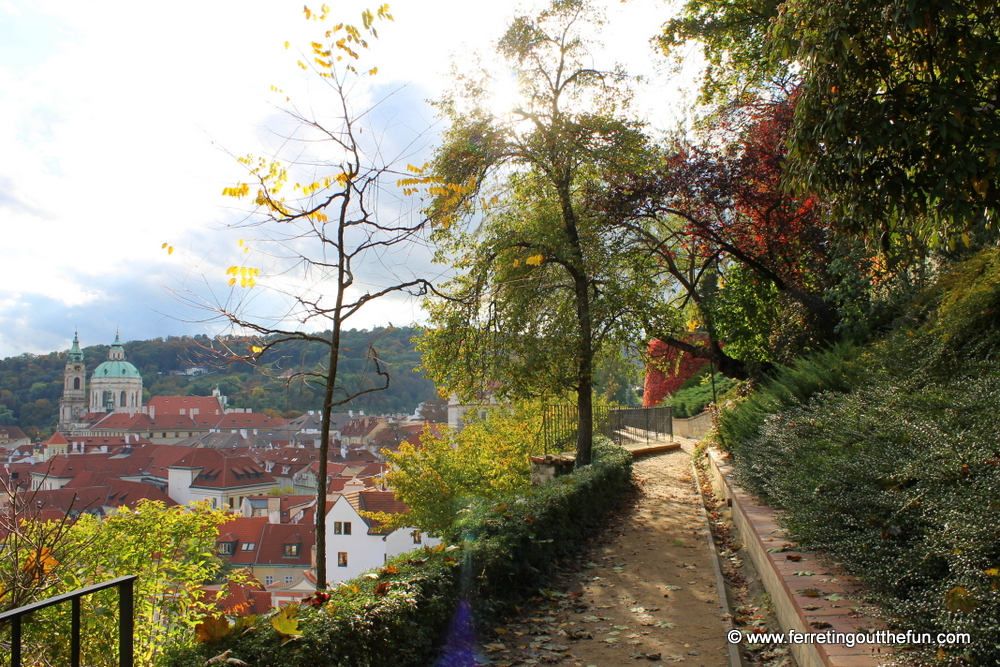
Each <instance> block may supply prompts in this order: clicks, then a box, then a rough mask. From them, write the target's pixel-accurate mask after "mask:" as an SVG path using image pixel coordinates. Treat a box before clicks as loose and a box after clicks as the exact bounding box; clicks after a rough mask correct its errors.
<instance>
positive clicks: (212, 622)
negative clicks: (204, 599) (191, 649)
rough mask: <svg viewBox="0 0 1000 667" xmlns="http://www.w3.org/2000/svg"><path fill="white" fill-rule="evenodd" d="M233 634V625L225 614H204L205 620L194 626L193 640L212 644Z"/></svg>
mask: <svg viewBox="0 0 1000 667" xmlns="http://www.w3.org/2000/svg"><path fill="white" fill-rule="evenodd" d="M231 634H233V626H231V625H229V621H228V620H226V617H225V616H206V617H205V620H204V621H202V622H201V623H199V624H198V625H196V626H195V628H194V640H195V641H196V642H206V643H209V644H214V643H215V642H217V641H220V640H222V639H225V638H226V637H228V636H229V635H231Z"/></svg>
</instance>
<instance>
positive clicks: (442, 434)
mask: <svg viewBox="0 0 1000 667" xmlns="http://www.w3.org/2000/svg"><path fill="white" fill-rule="evenodd" d="M542 418H543V404H542V403H541V402H540V401H524V402H518V403H515V404H514V405H513V406H512V407H510V408H506V407H492V408H489V409H488V410H487V414H486V417H485V418H483V419H478V418H476V417H475V416H474V415H470V416H469V418H468V421H467V422H466V425H465V427H464V428H463V429H462V430H461V431H455V430H453V429H449V428H448V427H447V426H444V425H438V426H428V427H426V428H425V429H424V432H423V434H422V435H421V437H420V447H414V446H413V445H411V444H410V443H406V442H404V443H403V444H402V445H400V448H399V451H398V452H392V451H389V450H386V452H385V453H386V456H387V457H388V459H389V462H390V463H392V470H391V471H390V472H389V473H387V474H386V482H387V483H388V484H389V486H391V487H392V489H393V491H394V492H395V493H396V497H397V498H398V499H400V500H402V501H403V502H405V503H406V504H408V505H409V506H410V508H411V511H410V512H407V513H405V514H398V515H383V514H373V515H372V516H373V517H374V518H376V519H378V520H381V521H384V522H385V523H386V524H387V525H389V526H391V527H396V528H398V527H401V526H417V527H418V528H420V529H421V530H423V531H425V532H427V533H428V534H430V535H434V536H438V537H448V536H449V535H450V530H451V528H452V526H453V525H454V523H455V520H456V519H457V518H458V516H459V514H460V512H462V510H464V509H466V508H468V507H470V505H473V504H476V503H483V502H503V501H504V500H509V499H510V498H511V497H512V496H513V495H514V494H516V493H517V492H519V491H523V490H524V489H525V488H527V487H528V485H529V482H530V472H531V467H530V464H529V462H528V457H529V456H530V455H532V454H540V453H541V452H542V449H543V443H542V440H541V438H540V436H541V432H542Z"/></svg>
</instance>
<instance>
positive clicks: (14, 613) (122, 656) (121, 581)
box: [0, 575, 137, 667]
mask: <svg viewBox="0 0 1000 667" xmlns="http://www.w3.org/2000/svg"><path fill="white" fill-rule="evenodd" d="M136 579H137V577H136V576H135V575H130V576H127V577H118V578H117V579H112V580H111V581H105V582H104V583H102V584H95V585H93V586H87V587H86V588H80V589H77V590H75V591H70V592H69V593H63V594H62V595H57V596H55V597H51V598H49V599H48V600H41V601H39V602H33V603H32V604H28V605H25V606H23V607H18V608H17V609H11V610H10V611H5V612H3V613H2V614H0V624H3V623H4V622H7V621H9V622H10V624H11V628H10V665H11V667H21V619H22V618H23V617H24V616H27V615H28V614H31V613H33V612H36V611H38V610H40V609H45V608H46V607H51V606H53V605H57V604H60V603H62V602H66V601H71V602H72V605H73V608H72V616H71V621H70V623H71V627H70V640H69V641H70V649H69V653H70V665H71V666H72V667H80V598H82V597H83V596H84V595H90V594H91V593H96V592H97V591H103V590H104V589H106V588H117V589H118V664H119V665H120V667H133V662H134V647H133V645H132V634H133V629H134V627H135V597H134V595H135V590H134V583H135V580H136Z"/></svg>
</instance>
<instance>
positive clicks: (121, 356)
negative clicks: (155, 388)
mask: <svg viewBox="0 0 1000 667" xmlns="http://www.w3.org/2000/svg"><path fill="white" fill-rule="evenodd" d="M90 378H91V380H99V379H101V378H109V379H110V378H139V379H140V380H141V379H142V376H141V375H139V369H138V368H136V367H135V366H133V365H132V364H130V363H129V362H127V361H125V346H124V345H122V341H121V339H120V338H119V337H118V334H115V342H114V343H112V344H111V349H110V350H109V351H108V360H107V361H105V362H104V363H102V364H101V365H100V366H98V367H97V368H95V369H94V374H93V375H91V376H90Z"/></svg>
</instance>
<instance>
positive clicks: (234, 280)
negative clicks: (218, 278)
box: [229, 278, 236, 287]
mask: <svg viewBox="0 0 1000 667" xmlns="http://www.w3.org/2000/svg"><path fill="white" fill-rule="evenodd" d="M235 284H236V278H230V279H229V286H230V287H232V286H233V285H235Z"/></svg>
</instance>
